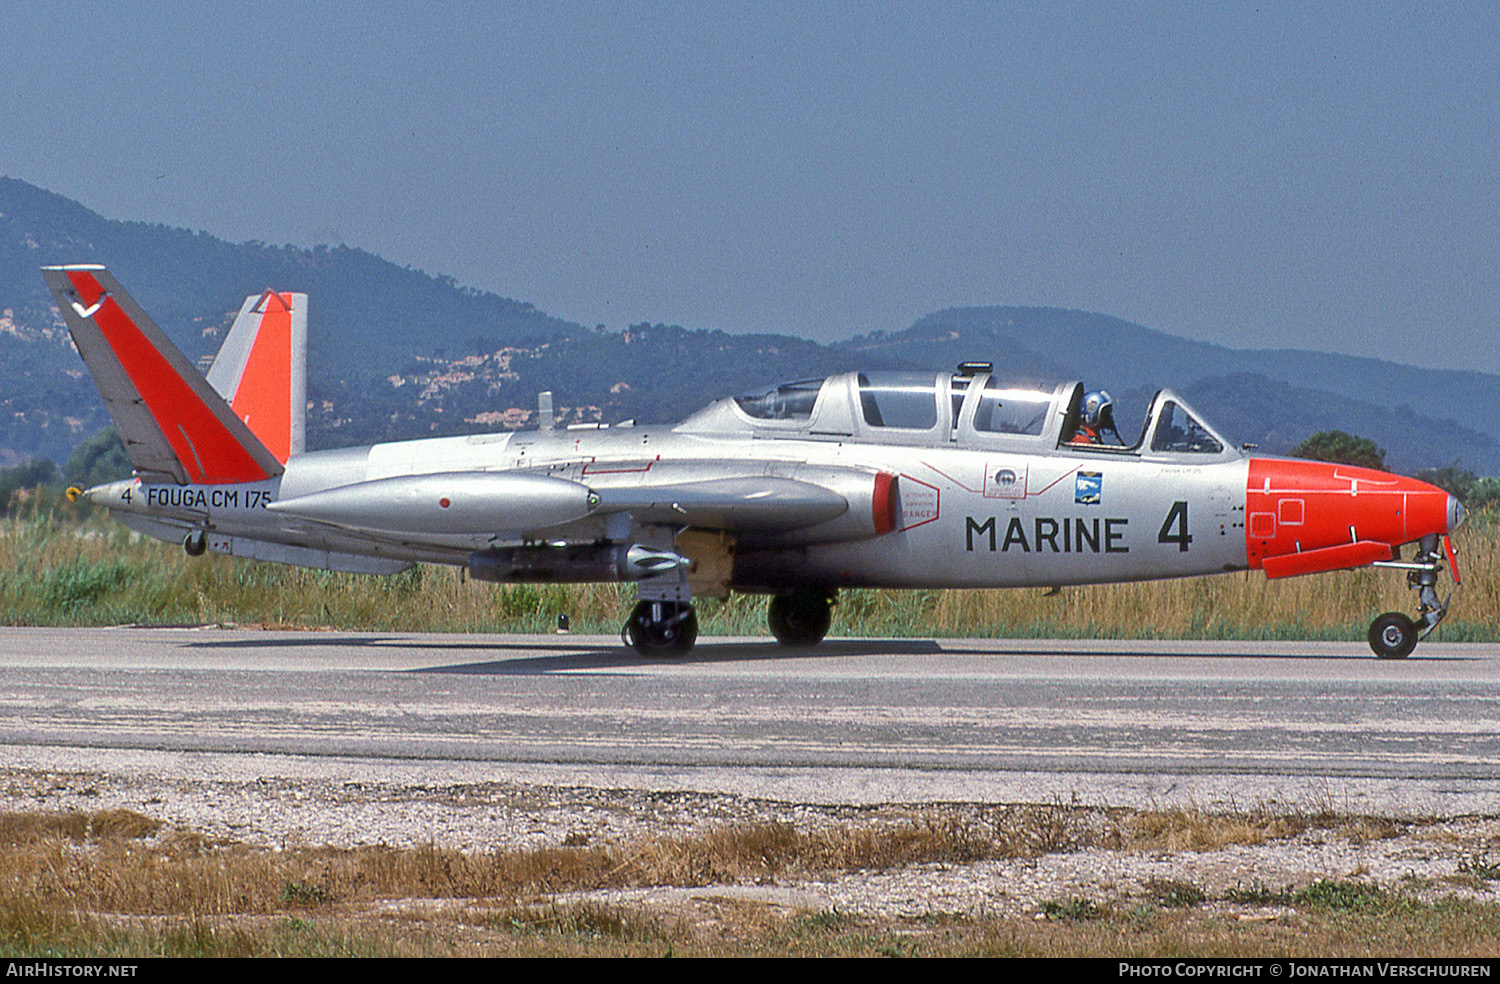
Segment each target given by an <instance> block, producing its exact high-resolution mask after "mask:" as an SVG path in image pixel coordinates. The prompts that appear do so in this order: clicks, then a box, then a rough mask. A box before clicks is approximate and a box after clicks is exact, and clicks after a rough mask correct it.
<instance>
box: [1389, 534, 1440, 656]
mask: <svg viewBox="0 0 1500 984" xmlns="http://www.w3.org/2000/svg"><path fill="white" fill-rule="evenodd" d="M1375 566H1376V567H1396V568H1400V569H1402V570H1404V571H1406V583H1407V585H1408V586H1409V587H1410V588H1411V589H1412V590H1414V591H1416V593H1417V618H1416V620H1415V621H1413V620H1412V619H1410V618H1408V617H1407V616H1406V615H1403V614H1402V613H1401V612H1386V613H1385V614H1384V615H1381V616H1380V617H1378V618H1377V619H1375V621H1373V622H1371V623H1370V648H1371V649H1372V650H1374V651H1375V655H1376V656H1379V657H1380V658H1381V659H1405V658H1406V657H1407V656H1410V655H1411V651H1412V650H1413V649H1415V648H1416V647H1417V643H1418V641H1420V640H1422V639H1425V638H1427V636H1428V633H1430V632H1432V630H1433V629H1435V628H1437V627H1438V623H1439V622H1441V621H1442V620H1443V616H1444V615H1447V614H1448V602H1449V601H1450V600H1452V598H1453V595H1452V594H1451V593H1450V594H1449V595H1448V597H1447V598H1444V599H1443V600H1442V601H1441V602H1440V601H1438V595H1437V576H1438V573H1439V572H1440V571H1442V569H1443V554H1442V548H1441V546H1440V541H1439V539H1438V537H1437V536H1436V535H1432V536H1424V537H1423V538H1422V539H1421V540H1419V541H1418V542H1417V556H1416V558H1415V559H1414V560H1412V561H1410V562H1403V561H1385V562H1378V563H1376V564H1375ZM1457 579H1458V578H1457V571H1456V570H1455V572H1454V580H1455V581H1457Z"/></svg>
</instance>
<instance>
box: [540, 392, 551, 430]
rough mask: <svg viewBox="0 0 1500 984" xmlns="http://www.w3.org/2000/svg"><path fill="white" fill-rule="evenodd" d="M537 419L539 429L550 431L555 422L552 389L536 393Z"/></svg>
mask: <svg viewBox="0 0 1500 984" xmlns="http://www.w3.org/2000/svg"><path fill="white" fill-rule="evenodd" d="M536 420H537V429H538V430H544V431H549V430H551V429H552V424H553V423H554V421H553V419H552V391H551V390H542V391H541V392H540V393H538V394H537V395H536Z"/></svg>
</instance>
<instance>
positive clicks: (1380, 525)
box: [1245, 458, 1450, 573]
mask: <svg viewBox="0 0 1500 984" xmlns="http://www.w3.org/2000/svg"><path fill="white" fill-rule="evenodd" d="M1449 511H1450V510H1449V500H1448V493H1447V492H1444V491H1443V490H1442V489H1440V488H1437V487H1435V486H1432V485H1428V484H1427V483H1426V482H1419V481H1417V480H1416V479H1414V478H1406V477H1404V476H1401V475H1392V474H1389V473H1388V472H1382V471H1374V470H1372V469H1369V468H1355V467H1354V466H1352V465H1338V464H1331V463H1328V462H1323V461H1287V460H1279V459H1272V458H1252V459H1250V477H1249V479H1248V481H1247V482H1246V488H1245V552H1246V557H1247V559H1248V560H1249V563H1250V566H1251V567H1263V566H1265V561H1266V560H1267V559H1268V558H1277V557H1283V556H1286V555H1290V554H1299V553H1308V552H1311V551H1314V550H1324V549H1328V548H1343V547H1344V546H1345V545H1347V544H1354V543H1359V544H1364V545H1366V546H1365V547H1364V549H1363V551H1357V552H1355V553H1357V554H1358V556H1359V557H1361V558H1364V557H1365V556H1366V555H1373V553H1372V549H1371V547H1372V545H1377V544H1386V545H1389V546H1392V547H1395V546H1399V545H1401V544H1403V543H1410V542H1412V541H1413V540H1418V539H1420V538H1422V537H1424V536H1427V535H1428V534H1432V533H1438V534H1441V533H1446V532H1448V526H1449V522H1448V521H1449ZM1335 553H1337V552H1336V551H1335ZM1335 553H1330V554H1329V555H1328V556H1330V557H1333V556H1335ZM1355 553H1351V554H1350V557H1351V558H1353V557H1354V556H1355ZM1338 556H1342V554H1338ZM1377 559H1380V558H1377ZM1359 563H1369V560H1368V559H1361V560H1360V561H1359ZM1335 566H1358V564H1357V563H1341V564H1336V565H1335ZM1313 569H1332V568H1331V567H1329V568H1318V567H1314V568H1313ZM1305 572H1306V571H1297V573H1305ZM1268 573H1269V570H1268Z"/></svg>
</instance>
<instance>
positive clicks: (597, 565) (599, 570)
mask: <svg viewBox="0 0 1500 984" xmlns="http://www.w3.org/2000/svg"><path fill="white" fill-rule="evenodd" d="M689 563H690V561H689V560H688V558H686V557H684V556H682V555H681V554H678V553H673V552H672V551H670V550H656V549H653V548H651V547H645V546H642V545H640V544H639V543H632V544H602V543H601V544H587V545H584V546H563V547H506V548H501V549H496V550H479V551H475V552H474V553H472V554H470V555H469V562H468V570H469V575H470V576H471V577H473V578H474V579H475V580H476V581H494V582H496V583H499V584H516V583H526V582H535V581H559V582H569V583H585V582H595V581H641V580H644V579H646V578H648V577H656V576H658V575H661V574H669V573H671V572H673V571H676V570H678V569H680V568H684V567H686V566H687V565H688V564H689Z"/></svg>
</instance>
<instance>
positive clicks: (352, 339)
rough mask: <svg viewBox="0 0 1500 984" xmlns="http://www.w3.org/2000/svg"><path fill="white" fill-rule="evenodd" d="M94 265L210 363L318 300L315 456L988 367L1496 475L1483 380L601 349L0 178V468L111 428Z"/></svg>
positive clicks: (1129, 334) (1169, 352) (302, 252)
mask: <svg viewBox="0 0 1500 984" xmlns="http://www.w3.org/2000/svg"><path fill="white" fill-rule="evenodd" d="M79 262H99V263H105V264H107V265H109V266H110V267H111V269H112V270H113V271H114V272H115V273H116V275H117V276H119V278H120V280H121V282H122V283H124V284H125V285H126V286H127V287H129V288H130V290H131V292H132V293H133V294H135V296H136V298H137V299H138V300H139V301H140V302H141V303H142V305H143V306H144V307H145V308H146V309H147V310H148V311H150V312H151V313H152V315H153V317H154V318H155V319H156V320H157V322H158V323H159V324H160V325H161V326H162V328H163V329H164V330H165V331H166V332H167V333H168V335H169V336H171V337H172V339H173V340H174V341H175V342H176V343H177V344H178V345H180V346H181V347H182V348H183V350H184V351H185V352H186V353H187V354H188V355H189V356H190V357H191V358H193V359H196V360H199V362H200V364H205V363H206V361H207V360H208V359H209V358H210V357H211V356H212V354H213V353H214V352H215V351H216V350H217V347H218V343H219V339H220V338H221V337H222V333H223V331H224V330H225V329H227V327H228V325H229V323H230V321H232V319H233V315H234V312H235V311H236V310H237V309H238V306H239V304H240V302H241V300H242V299H243V298H244V297H245V296H246V295H247V294H250V293H255V292H258V291H259V290H261V289H263V288H265V287H275V288H277V289H281V290H300V291H306V292H307V293H308V294H309V295H310V307H309V339H310V352H309V370H310V378H309V399H310V404H311V409H310V416H309V427H308V440H309V445H310V446H312V447H330V446H338V445H346V444H354V443H364V442H369V441H375V440H389V439H395V438H401V437H413V436H422V435H429V434H448V433H462V432H472V431H485V430H495V429H499V428H503V427H516V426H531V425H534V423H533V417H534V410H535V406H536V393H537V391H538V390H542V389H550V390H552V391H553V392H554V394H555V398H556V401H557V405H558V408H559V410H560V411H561V412H563V413H564V414H566V416H567V419H568V420H570V421H576V420H590V419H604V420H616V419H622V418H626V417H634V418H638V419H640V420H642V421H646V422H661V421H671V420H676V419H680V418H681V417H683V416H685V415H687V414H688V413H691V412H692V411H693V410H696V409H698V408H699V407H701V406H703V405H704V404H706V403H708V402H709V401H710V400H713V399H716V398H718V397H720V396H724V395H728V394H730V393H734V392H740V391H743V390H745V389H748V388H751V387H753V386H757V385H764V384H769V383H772V382H776V381H778V380H784V379H789V378H809V377H815V376H820V375H824V374H826V373H830V372H836V371H841V370H845V369H854V368H867V369H898V368H923V369H946V368H951V367H952V366H954V365H955V364H956V363H958V362H960V361H964V360H970V359H988V360H992V361H993V362H994V363H995V364H996V369H997V372H1000V373H1003V374H1005V375H1008V376H1012V377H1016V378H1020V379H1030V380H1034V381H1038V382H1050V381H1057V380H1064V379H1081V380H1083V381H1084V382H1085V383H1087V384H1088V385H1089V386H1091V387H1097V386H1103V387H1105V388H1108V389H1110V390H1111V392H1113V393H1114V394H1115V396H1116V397H1117V399H1118V400H1119V401H1120V403H1121V405H1122V409H1123V410H1124V411H1125V412H1124V413H1122V414H1121V416H1120V420H1121V425H1122V430H1127V431H1128V430H1130V429H1131V426H1138V424H1134V425H1132V421H1134V420H1136V419H1137V418H1135V417H1134V416H1132V415H1134V414H1137V413H1138V412H1139V407H1143V406H1144V403H1145V401H1146V399H1148V398H1149V396H1150V393H1151V392H1152V391H1154V389H1155V388H1157V387H1161V386H1166V387H1169V388H1172V389H1174V390H1177V391H1179V392H1180V393H1181V395H1182V396H1184V397H1185V398H1186V399H1187V400H1188V401H1189V402H1190V403H1192V404H1193V405H1194V406H1196V407H1197V408H1198V409H1199V410H1200V411H1202V412H1203V414H1204V415H1205V416H1206V417H1207V418H1208V419H1209V420H1210V422H1212V423H1214V424H1215V425H1216V426H1219V427H1220V428H1221V429H1222V430H1224V431H1225V432H1226V433H1227V435H1228V436H1230V437H1231V438H1234V439H1236V440H1241V441H1250V442H1256V443H1259V444H1260V445H1262V447H1263V449H1264V450H1266V451H1268V452H1285V451H1288V450H1290V449H1291V447H1292V446H1294V445H1295V444H1296V443H1297V442H1298V441H1300V440H1301V439H1302V438H1304V437H1306V436H1307V435H1308V434H1310V433H1312V432H1314V431H1316V430H1326V429H1330V428H1335V427H1337V428H1339V429H1342V430H1347V431H1350V432H1353V433H1357V434H1361V435H1362V436H1366V437H1369V438H1371V439H1373V440H1375V441H1376V442H1377V443H1378V444H1380V445H1381V446H1382V447H1385V448H1386V449H1387V451H1388V456H1387V460H1388V462H1389V463H1390V465H1391V466H1392V467H1394V468H1397V469H1399V470H1405V471H1410V470H1414V469H1416V468H1421V467H1433V466H1442V465H1447V464H1451V463H1453V462H1455V461H1456V462H1458V463H1460V464H1463V465H1464V466H1466V467H1469V468H1472V469H1474V470H1476V471H1479V472H1481V473H1486V474H1500V421H1496V420H1493V419H1490V418H1485V419H1470V418H1471V417H1472V416H1473V415H1472V414H1471V413H1470V412H1469V408H1471V407H1474V406H1495V405H1500V376H1494V375H1489V374H1486V373H1478V372H1461V371H1451V370H1423V369H1414V368H1410V367H1406V366H1399V365H1395V364H1393V363H1389V362H1382V361H1379V360H1374V359H1364V358H1358V357H1352V356H1341V355H1336V354H1331V353H1324V352H1304V351H1295V350H1260V351H1256V350H1240V349H1231V348H1227V347H1224V346H1221V345H1214V344H1211V343H1206V342H1198V341H1193V340H1190V339H1185V338H1181V337H1178V336H1174V335H1170V334H1167V333H1165V332H1160V331H1156V330H1154V329H1150V328H1146V327H1144V326H1141V325H1137V324H1133V323H1131V322H1128V321H1124V320H1121V319H1119V318H1112V317H1110V316H1108V315H1103V314H1094V313H1090V312H1083V311H1070V310H1065V309H1058V308H1038V307H1000V306H996V307H963V308H950V309H946V310H943V311H938V312H934V313H933V314H930V315H927V316H926V317H924V318H921V319H920V320H918V321H917V322H916V323H915V324H913V325H912V326H911V327H910V328H907V329H905V330H902V331H896V332H873V333H870V334H868V335H862V336H858V337H856V338H851V339H847V340H845V341H841V342H836V343H832V344H826V345H825V344H821V343H818V342H813V341H809V340H807V339H801V338H795V337H792V336H786V335H764V334H761V335H733V334H727V333H725V332H721V331H705V330H696V329H688V328H683V327H680V326H676V325H660V324H638V325H633V326H631V327H629V328H628V329H625V330H623V331H603V330H600V329H594V328H586V327H584V326H582V325H578V324H575V323H572V322H568V321H565V320H563V319H559V318H554V317H551V316H549V315H547V314H545V313H544V312H541V311H538V310H537V309H536V308H535V307H533V306H532V305H530V304H527V303H525V302H523V301H518V300H513V299H509V298H503V297H500V296H498V295H495V294H492V293H486V292H482V291H476V290H472V289H469V288H466V287H463V286H461V285H459V284H458V283H456V282H455V281H454V280H453V279H452V278H449V277H441V276H431V275H428V274H426V273H423V272H421V271H418V270H413V269H410V268H407V267H400V266H397V265H395V264H392V263H389V262H387V261H385V260H382V259H381V258H380V257H378V256H375V255H374V254H371V253H368V252H366V251H364V250H359V249H352V248H349V247H347V246H338V247H322V246H319V247H315V248H313V249H302V248H298V247H293V246H268V245H265V244H263V243H243V244H232V243H228V242H225V241H223V240H220V239H216V238H214V237H213V236H209V235H207V234H205V233H201V232H190V231H188V230H184V229H174V228H169V227H166V226H161V225H149V224H145V223H139V222H121V221H116V220H111V219H105V218H102V217H101V216H99V215H97V214H96V213H94V212H92V211H90V210H89V209H87V208H85V207H83V206H82V205H80V204H78V203H77V202H74V201H71V200H70V199H67V198H65V197H63V196H61V195H56V194H53V193H51V192H47V191H43V190H42V189H39V188H35V187H33V186H31V185H29V184H26V183H25V182H23V181H19V180H16V179H14V178H0V464H4V463H8V462H10V461H14V460H18V459H20V458H24V457H26V456H31V455H45V456H48V457H52V458H54V459H55V460H63V458H65V457H66V456H67V453H68V452H69V451H70V450H71V449H72V447H73V446H74V445H76V444H77V443H78V442H79V441H81V440H82V439H84V438H86V437H87V436H89V435H90V434H92V433H94V432H95V431H96V430H97V429H98V428H99V427H100V426H103V425H104V424H105V423H107V422H108V420H107V416H106V415H105V414H104V411H103V407H102V404H101V403H100V401H99V398H98V395H97V392H96V391H95V390H94V388H93V386H92V383H91V381H90V380H89V378H88V376H87V374H86V372H84V369H83V365H82V363H81V361H80V360H79V359H78V357H77V355H76V353H74V352H73V350H72V347H71V343H70V340H69V339H68V338H67V334H66V331H65V330H64V329H63V327H62V323H61V319H60V318H59V316H58V315H57V314H56V312H55V311H54V309H53V307H52V299H51V297H50V295H49V294H48V293H47V291H46V287H45V285H44V284H43V283H42V278H41V276H40V274H39V273H38V268H39V267H41V266H43V265H46V264H50V263H79ZM1133 405H1134V406H1133ZM1445 418H1451V419H1445ZM1455 420H1461V421H1462V425H1460V424H1459V423H1455V422H1454V421H1455ZM1128 425H1131V426H1128Z"/></svg>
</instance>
